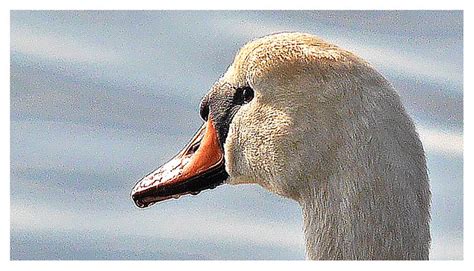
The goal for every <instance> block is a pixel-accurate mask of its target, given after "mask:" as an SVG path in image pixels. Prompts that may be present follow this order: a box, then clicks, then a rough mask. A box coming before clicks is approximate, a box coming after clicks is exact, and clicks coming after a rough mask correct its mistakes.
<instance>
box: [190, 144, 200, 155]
mask: <svg viewBox="0 0 474 271" xmlns="http://www.w3.org/2000/svg"><path fill="white" fill-rule="evenodd" d="M200 143H201V142H196V143H194V145H192V146H191V148H189V151H188V154H193V153H195V152H197V150H198V149H199V146H200V145H201V144H200Z"/></svg>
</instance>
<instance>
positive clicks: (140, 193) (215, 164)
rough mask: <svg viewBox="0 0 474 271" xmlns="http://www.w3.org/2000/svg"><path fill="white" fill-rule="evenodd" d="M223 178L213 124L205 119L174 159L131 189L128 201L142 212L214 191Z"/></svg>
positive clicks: (217, 139) (222, 161) (221, 153)
mask: <svg viewBox="0 0 474 271" xmlns="http://www.w3.org/2000/svg"><path fill="white" fill-rule="evenodd" d="M227 177H228V175H227V173H226V172H225V166H224V152H223V150H222V147H221V144H220V142H219V138H218V135H217V130H216V128H215V126H214V123H213V121H212V119H209V120H208V121H207V122H206V123H204V125H203V126H202V127H201V128H200V129H199V131H198V132H197V133H196V134H195V135H194V137H193V139H192V140H191V142H189V144H188V145H187V146H186V147H185V148H184V149H183V150H182V151H181V152H180V153H178V155H176V156H175V157H174V158H173V159H171V160H170V161H169V162H167V163H166V164H164V165H162V166H161V167H160V168H158V169H157V170H155V171H153V172H152V173H150V174H148V175H147V176H145V177H144V178H143V179H141V180H140V181H139V182H138V183H137V184H136V185H135V187H134V188H133V190H132V199H133V201H134V202H135V204H136V205H137V206H138V207H140V208H145V207H148V206H150V205H152V204H154V203H156V202H159V201H163V200H167V199H170V198H179V197H180V196H182V195H186V194H197V193H199V192H201V191H202V190H205V189H212V188H215V187H216V186H218V185H220V184H222V183H223V182H224V180H225V179H227Z"/></svg>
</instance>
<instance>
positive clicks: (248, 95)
mask: <svg viewBox="0 0 474 271" xmlns="http://www.w3.org/2000/svg"><path fill="white" fill-rule="evenodd" d="M242 96H243V99H244V103H245V104H246V103H249V102H250V101H251V100H252V99H253V96H254V93H253V89H252V88H251V87H244V88H243V89H242Z"/></svg>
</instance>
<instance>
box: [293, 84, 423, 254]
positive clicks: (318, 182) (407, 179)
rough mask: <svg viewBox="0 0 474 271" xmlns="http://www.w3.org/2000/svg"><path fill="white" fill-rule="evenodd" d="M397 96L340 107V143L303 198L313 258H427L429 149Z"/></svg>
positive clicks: (309, 251)
mask: <svg viewBox="0 0 474 271" xmlns="http://www.w3.org/2000/svg"><path fill="white" fill-rule="evenodd" d="M388 93H389V94H390V92H388ZM392 93H394V92H392ZM393 95H394V96H393V97H383V99H381V101H382V100H383V101H388V103H386V104H385V105H384V104H381V105H382V106H380V107H378V108H367V107H361V108H359V112H357V111H358V109H357V108H356V107H352V110H353V111H352V112H348V114H345V113H344V112H343V111H342V110H341V111H340V112H339V114H340V115H341V116H342V117H341V118H340V120H339V121H338V123H337V124H338V125H339V126H340V128H341V129H340V130H339V132H338V135H334V137H337V138H338V142H339V144H338V145H337V147H336V148H335V149H334V150H333V153H332V154H331V155H330V156H331V157H332V158H331V161H327V165H326V166H325V171H326V172H325V174H314V175H315V178H314V179H313V180H310V181H308V182H305V183H308V184H309V186H310V187H307V189H306V190H305V191H303V192H302V193H301V195H300V199H299V201H300V205H301V206H302V211H303V219H304V233H305V239H306V247H307V257H308V258H309V259H321V260H332V259H334V260H335V259H359V260H364V259H398V260H403V259H423V260H426V259H428V254H429V244H430V230H429V220H430V214H429V208H430V191H429V183H428V176H427V173H426V162H425V157H424V152H423V148H422V145H421V142H420V140H419V138H418V135H417V134H416V131H415V128H414V126H413V124H412V122H411V120H410V119H409V117H408V115H407V114H406V113H405V111H404V109H403V108H402V107H401V104H400V102H399V100H398V96H396V95H395V94H393ZM354 110H355V111H354ZM377 110H379V111H377Z"/></svg>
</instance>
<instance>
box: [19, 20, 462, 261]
mask: <svg viewBox="0 0 474 271" xmlns="http://www.w3.org/2000/svg"><path fill="white" fill-rule="evenodd" d="M281 31H303V32H309V33H312V34H315V35H318V36H320V37H322V38H324V39H326V40H329V41H331V42H334V43H336V44H338V45H340V46H342V47H344V48H346V49H349V50H351V51H353V52H355V53H356V54H358V55H360V56H362V57H363V58H365V59H367V60H368V61H369V62H371V63H372V64H373V66H375V67H376V68H377V69H378V70H379V71H380V72H382V74H384V76H385V77H386V78H387V79H388V80H389V81H390V82H391V83H392V84H393V85H394V87H395V88H396V89H397V90H398V91H399V93H400V95H401V97H402V100H403V103H404V105H405V106H406V108H407V110H408V111H409V113H410V115H411V116H412V117H413V119H414V120H415V122H416V125H417V128H418V131H419V133H420V134H421V137H422V141H423V143H424V146H425V149H426V153H427V159H428V167H429V175H430V179H431V187H432V193H433V199H432V224H431V225H432V226H431V230H432V238H433V241H432V249H431V259H462V258H463V13H462V11H199V12H198V11H12V12H11V67H10V68H11V90H10V97H11V98H10V99H11V180H10V182H11V259H14V260H26V259H36V260H42V259H51V260H53V259H304V257H305V253H304V242H303V234H302V221H301V211H300V209H299V206H298V205H297V203H295V202H292V201H290V200H287V199H283V198H280V197H278V196H275V195H272V194H270V193H269V192H266V191H265V190H264V189H262V188H260V187H258V186H251V185H247V186H221V187H219V188H217V189H215V190H212V191H206V192H203V193H201V194H199V195H198V196H193V197H191V196H188V197H183V198H181V199H180V200H178V201H175V200H171V201H167V202H163V203H160V204H158V205H155V206H153V207H152V208H149V209H146V210H138V209H137V208H135V207H134V205H133V203H132V201H131V200H130V198H129V194H130V189H131V188H132V186H133V185H134V184H135V182H136V181H137V180H138V179H139V178H141V177H142V176H143V175H144V174H146V173H148V172H150V171H151V170H153V169H155V168H156V167H158V166H159V165H161V164H162V163H163V162H165V161H166V160H167V159H168V158H170V157H171V156H172V155H174V154H175V153H176V152H177V151H178V150H180V148H181V147H182V146H184V144H185V143H186V142H187V141H188V139H189V138H190V136H191V135H192V134H193V132H194V131H195V130H196V129H197V128H198V127H199V126H200V124H201V120H200V118H199V113H198V112H199V109H198V105H199V101H200V98H201V97H202V96H203V95H204V94H205V93H206V92H207V90H208V89H209V88H210V86H211V85H212V84H213V82H214V81H215V80H216V79H217V78H219V77H220V76H221V75H222V74H223V72H224V71H225V70H226V68H227V66H228V65H229V64H230V63H231V62H232V60H233V56H234V54H235V53H236V52H237V50H238V49H239V48H240V47H241V46H242V45H243V44H244V43H246V42H247V41H249V40H250V39H254V38H256V37H260V36H263V35H266V34H270V33H274V32H281Z"/></svg>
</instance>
